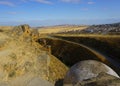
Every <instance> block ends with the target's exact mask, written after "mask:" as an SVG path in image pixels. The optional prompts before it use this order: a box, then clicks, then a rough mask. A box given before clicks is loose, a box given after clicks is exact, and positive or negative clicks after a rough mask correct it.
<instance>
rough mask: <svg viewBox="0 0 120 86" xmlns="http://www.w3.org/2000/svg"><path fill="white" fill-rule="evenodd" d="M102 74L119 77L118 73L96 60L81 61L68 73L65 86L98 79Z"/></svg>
mask: <svg viewBox="0 0 120 86" xmlns="http://www.w3.org/2000/svg"><path fill="white" fill-rule="evenodd" d="M101 72H104V73H107V74H110V75H112V76H115V77H119V76H118V75H117V73H115V72H114V71H113V70H112V69H111V68H110V67H108V66H107V65H105V64H103V63H101V62H98V61H95V60H86V61H81V62H79V63H77V64H75V65H74V66H72V67H71V69H70V70H69V71H68V73H67V74H66V76H65V78H64V86H67V85H70V84H71V85H75V84H76V83H78V82H80V81H84V80H86V79H91V78H93V77H97V76H98V75H99V74H100V73H101Z"/></svg>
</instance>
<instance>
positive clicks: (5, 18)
mask: <svg viewBox="0 0 120 86" xmlns="http://www.w3.org/2000/svg"><path fill="white" fill-rule="evenodd" d="M116 22H120V0H0V25H12V26H14V25H20V24H29V25H30V26H51V25H62V24H75V25H91V24H104V23H116Z"/></svg>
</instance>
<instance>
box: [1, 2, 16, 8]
mask: <svg viewBox="0 0 120 86" xmlns="http://www.w3.org/2000/svg"><path fill="white" fill-rule="evenodd" d="M0 5H7V6H11V7H13V6H15V4H14V3H12V2H8V1H0Z"/></svg>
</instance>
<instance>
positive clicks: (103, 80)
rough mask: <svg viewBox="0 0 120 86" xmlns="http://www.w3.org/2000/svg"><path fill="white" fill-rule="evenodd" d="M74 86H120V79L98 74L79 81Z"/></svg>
mask: <svg viewBox="0 0 120 86" xmlns="http://www.w3.org/2000/svg"><path fill="white" fill-rule="evenodd" d="M70 86H72V85H70ZM75 86H120V79H119V78H117V77H115V76H112V75H109V74H107V73H100V74H99V75H98V76H97V77H94V78H91V79H87V80H83V81H80V82H78V83H77V84H76V85H75Z"/></svg>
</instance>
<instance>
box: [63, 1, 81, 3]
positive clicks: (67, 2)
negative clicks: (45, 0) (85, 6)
mask: <svg viewBox="0 0 120 86" xmlns="http://www.w3.org/2000/svg"><path fill="white" fill-rule="evenodd" d="M61 1H62V2H67V3H72V2H73V3H78V2H80V1H81V0H61Z"/></svg>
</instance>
